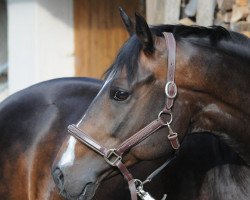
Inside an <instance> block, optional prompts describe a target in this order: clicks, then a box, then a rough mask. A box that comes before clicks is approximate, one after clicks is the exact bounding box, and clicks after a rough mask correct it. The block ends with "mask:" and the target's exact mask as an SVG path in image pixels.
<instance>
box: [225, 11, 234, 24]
mask: <svg viewBox="0 0 250 200" xmlns="http://www.w3.org/2000/svg"><path fill="white" fill-rule="evenodd" d="M231 18H232V12H226V13H225V14H224V15H223V21H224V22H225V23H226V24H229V23H230V21H231Z"/></svg>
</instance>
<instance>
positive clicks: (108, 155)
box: [68, 32, 180, 200]
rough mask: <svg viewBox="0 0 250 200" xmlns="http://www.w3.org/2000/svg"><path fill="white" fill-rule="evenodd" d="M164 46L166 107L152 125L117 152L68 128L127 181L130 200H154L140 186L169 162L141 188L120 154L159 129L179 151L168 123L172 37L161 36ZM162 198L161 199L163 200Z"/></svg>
mask: <svg viewBox="0 0 250 200" xmlns="http://www.w3.org/2000/svg"><path fill="white" fill-rule="evenodd" d="M163 35H164V37H165V39H166V44H167V48H168V75H167V83H166V87H165V93H166V104H165V107H164V108H163V110H162V111H161V112H160V113H159V115H158V118H157V119H155V120H154V121H152V122H151V123H150V124H148V125H147V126H146V127H144V128H143V129H141V130H139V131H138V132H137V133H135V134H134V135H132V136H131V137H130V138H128V139H127V140H125V141H124V142H122V143H121V144H120V145H119V146H118V147H117V148H115V149H107V148H106V147H104V146H102V145H101V144H99V143H98V142H97V141H95V140H94V139H93V138H92V137H90V136H89V135H88V134H86V133H84V132H83V131H82V130H81V129H79V128H78V127H77V126H76V125H74V124H73V125H69V127H68V130H69V133H70V134H71V135H72V136H74V137H75V138H76V139H78V140H79V141H80V142H82V143H83V144H85V145H86V146H88V147H89V148H91V149H92V150H93V151H95V152H96V153H98V154H100V155H101V156H103V157H104V160H105V161H106V162H107V163H108V164H109V165H111V166H113V167H117V168H118V169H119V170H120V172H121V173H122V175H123V176H124V178H125V179H126V180H127V182H128V185H129V190H130V194H131V200H137V194H138V196H139V197H140V198H141V199H142V200H154V198H152V197H151V196H150V195H149V193H148V192H145V191H144V190H143V185H144V184H145V183H147V182H149V181H151V179H152V177H154V176H155V175H157V174H158V173H159V172H160V171H161V170H162V169H163V168H164V167H165V166H167V164H168V163H169V162H170V161H171V160H172V159H173V157H172V158H170V159H169V160H167V161H166V162H165V163H164V164H163V165H162V166H160V167H159V168H158V169H156V170H155V171H154V172H153V173H152V174H151V175H150V176H149V177H148V178H147V179H146V181H144V182H141V181H140V182H141V183H142V184H139V185H138V184H137V187H136V183H138V181H139V180H138V179H134V178H133V176H132V174H131V173H130V172H129V171H128V169H127V167H126V166H125V165H124V163H123V162H122V157H123V155H124V154H126V153H128V151H129V150H130V149H131V148H133V147H134V146H136V145H137V144H139V143H140V142H142V141H143V140H145V139H146V138H148V137H149V136H150V135H152V134H153V133H155V132H156V131H157V130H159V129H160V128H162V127H166V126H167V127H168V130H169V134H168V140H169V141H170V143H171V146H172V147H173V149H175V150H177V149H179V147H180V143H179V140H178V134H177V133H175V132H173V130H172V128H171V126H170V125H171V123H172V120H173V119H172V113H171V108H172V107H173V105H174V99H175V97H176V96H177V86H176V84H175V82H174V75H175V55H176V42H175V39H174V36H173V34H172V33H168V32H164V33H163ZM163 115H169V116H170V120H169V121H168V122H165V121H164V119H163ZM165 198H166V195H164V197H163V198H162V200H164V199H165Z"/></svg>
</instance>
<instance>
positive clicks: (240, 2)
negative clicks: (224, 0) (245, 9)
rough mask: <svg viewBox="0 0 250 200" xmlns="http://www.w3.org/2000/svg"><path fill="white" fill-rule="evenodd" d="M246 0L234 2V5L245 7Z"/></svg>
mask: <svg viewBox="0 0 250 200" xmlns="http://www.w3.org/2000/svg"><path fill="white" fill-rule="evenodd" d="M247 3H248V0H236V5H238V6H247Z"/></svg>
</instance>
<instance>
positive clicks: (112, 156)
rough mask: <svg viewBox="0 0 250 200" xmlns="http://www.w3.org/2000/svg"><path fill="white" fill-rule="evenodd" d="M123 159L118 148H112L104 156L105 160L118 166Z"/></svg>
mask: <svg viewBox="0 0 250 200" xmlns="http://www.w3.org/2000/svg"><path fill="white" fill-rule="evenodd" d="M121 159H122V157H121V156H120V155H119V154H118V153H117V152H116V149H110V150H109V151H108V153H107V155H105V156H104V160H105V161H106V162H107V163H108V164H110V165H112V166H116V163H117V162H118V161H120V160H121Z"/></svg>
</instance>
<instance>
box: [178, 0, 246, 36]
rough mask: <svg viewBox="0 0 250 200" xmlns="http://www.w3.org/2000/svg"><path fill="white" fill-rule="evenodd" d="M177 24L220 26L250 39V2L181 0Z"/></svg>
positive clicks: (235, 0)
mask: <svg viewBox="0 0 250 200" xmlns="http://www.w3.org/2000/svg"><path fill="white" fill-rule="evenodd" d="M179 22H180V23H182V24H186V25H195V24H197V25H202V26H211V25H220V26H223V27H225V28H227V29H229V30H233V31H237V32H240V33H243V34H245V35H247V36H249V37H250V0H183V1H182V11H181V20H180V21H179Z"/></svg>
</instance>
